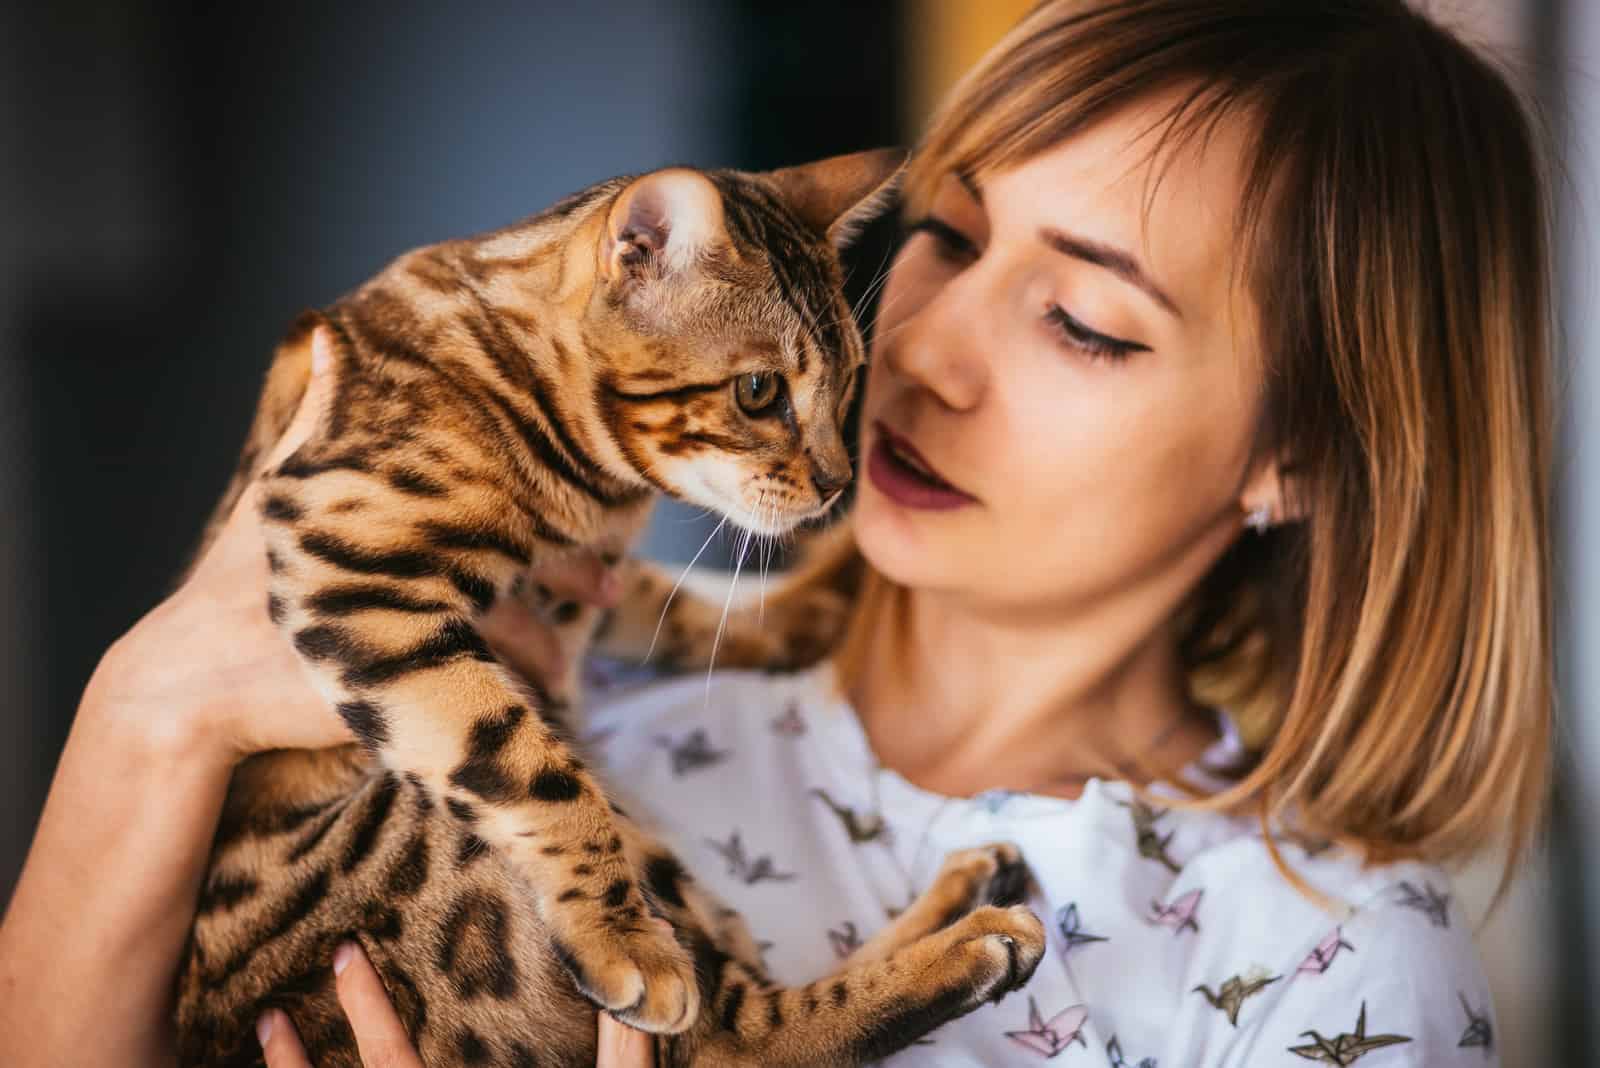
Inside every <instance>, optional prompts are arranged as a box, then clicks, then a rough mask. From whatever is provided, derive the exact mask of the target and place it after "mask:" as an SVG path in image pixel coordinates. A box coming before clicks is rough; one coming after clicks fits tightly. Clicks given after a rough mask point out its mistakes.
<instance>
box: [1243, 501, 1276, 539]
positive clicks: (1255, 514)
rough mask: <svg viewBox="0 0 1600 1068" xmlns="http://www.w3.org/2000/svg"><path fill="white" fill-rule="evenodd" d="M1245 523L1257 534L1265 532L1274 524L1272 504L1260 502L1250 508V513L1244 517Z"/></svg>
mask: <svg viewBox="0 0 1600 1068" xmlns="http://www.w3.org/2000/svg"><path fill="white" fill-rule="evenodd" d="M1244 525H1245V526H1247V527H1249V528H1250V529H1251V530H1253V531H1255V532H1256V533H1257V534H1265V533H1266V531H1267V528H1268V527H1270V526H1272V505H1270V504H1258V505H1256V506H1255V507H1254V508H1252V509H1250V514H1249V515H1247V516H1245V517H1244Z"/></svg>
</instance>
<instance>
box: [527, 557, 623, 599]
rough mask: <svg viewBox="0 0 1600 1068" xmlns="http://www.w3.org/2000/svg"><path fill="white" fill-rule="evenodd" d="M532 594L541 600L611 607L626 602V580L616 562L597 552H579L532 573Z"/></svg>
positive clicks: (560, 558)
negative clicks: (607, 559)
mask: <svg viewBox="0 0 1600 1068" xmlns="http://www.w3.org/2000/svg"><path fill="white" fill-rule="evenodd" d="M528 581H529V583H531V585H530V587H529V591H530V595H531V597H532V598H533V600H534V602H535V603H536V604H537V603H538V602H540V601H550V602H556V603H559V602H562V601H583V602H584V603H586V604H592V605H598V606H599V607H601V608H610V607H612V606H613V605H615V604H616V603H617V602H618V601H620V600H622V579H621V576H619V575H618V574H617V569H616V567H615V558H613V562H612V563H609V564H608V563H607V562H606V560H605V559H604V558H603V557H602V556H601V555H600V554H597V553H590V552H578V553H569V554H566V555H564V556H561V557H558V558H556V559H554V560H551V561H549V562H548V563H545V564H541V565H540V566H538V567H535V568H533V569H532V570H531V571H530V572H529V573H528Z"/></svg>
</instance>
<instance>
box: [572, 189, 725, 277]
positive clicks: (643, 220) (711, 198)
mask: <svg viewBox="0 0 1600 1068" xmlns="http://www.w3.org/2000/svg"><path fill="white" fill-rule="evenodd" d="M725 233H726V232H725V231H724V230H723V221H722V194H721V193H719V192H717V187H716V186H715V185H713V184H711V179H709V178H707V177H706V176H705V175H703V174H701V173H700V172H699V171H692V170H688V169H687V168H682V167H674V168H671V169H670V170H664V171H656V172H655V173H653V174H647V175H644V176H643V177H641V178H635V179H634V180H633V181H632V182H631V183H629V184H628V186H627V187H625V188H624V189H623V190H622V192H621V193H619V194H618V195H617V199H616V200H615V201H614V202H613V203H612V205H611V211H610V213H609V214H608V215H607V216H606V235H605V238H604V240H605V247H604V249H603V250H602V252H603V257H602V262H604V263H605V265H606V271H607V273H608V275H609V276H610V277H611V278H621V277H622V276H623V275H625V274H627V273H628V270H629V269H630V268H632V267H635V266H638V265H641V264H644V263H647V262H650V261H652V260H653V261H655V262H658V263H660V264H662V265H664V266H665V267H666V268H667V269H668V270H669V271H679V270H682V269H683V268H685V267H688V266H690V265H691V264H693V263H694V262H695V260H696V259H697V258H698V257H699V256H700V254H701V253H702V252H703V251H705V250H706V249H708V248H710V247H712V246H713V245H715V244H716V243H717V242H718V241H720V240H724V239H725Z"/></svg>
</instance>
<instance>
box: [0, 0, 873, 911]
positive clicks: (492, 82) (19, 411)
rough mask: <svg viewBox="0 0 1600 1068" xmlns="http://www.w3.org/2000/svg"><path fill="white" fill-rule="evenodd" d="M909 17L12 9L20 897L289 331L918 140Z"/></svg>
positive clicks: (11, 478)
mask: <svg viewBox="0 0 1600 1068" xmlns="http://www.w3.org/2000/svg"><path fill="white" fill-rule="evenodd" d="M864 8H870V10H864ZM897 10H898V9H897V5H893V4H883V5H854V4H846V3H841V2H821V3H812V4H809V5H806V7H805V8H804V10H803V11H799V10H798V9H794V8H792V7H791V6H790V5H770V6H769V5H761V4H756V3H748V4H740V3H734V2H731V0H679V2H675V3H670V4H667V3H652V2H649V0H620V2H604V3H601V2H596V3H590V4H583V5H580V4H571V3H560V4H523V5H493V6H491V5H487V4H483V5H473V4H457V5H448V6H447V5H438V4H423V3H414V4H394V3H390V4H377V3H345V4H298V3H293V4H279V5H272V6H270V7H254V6H252V7H248V8H246V7H245V6H242V5H215V6H210V5H207V6H201V5H195V6H194V7H192V8H191V9H188V10H185V9H184V7H183V5H177V4H172V5H157V4H146V5H132V4H113V3H83V2H66V3H56V4H52V5H42V4H41V5H30V6H28V7H27V8H23V7H22V6H21V5H8V6H7V7H6V9H5V11H4V13H3V14H0V37H3V38H4V43H3V44H0V66H3V68H4V69H3V70H0V89H3V90H4V97H3V99H0V105H3V107H4V115H3V118H0V123H3V125H0V450H3V451H0V455H3V457H4V461H5V462H4V465H3V466H0V508H3V509H4V519H3V520H0V523H3V526H0V598H3V600H4V608H3V609H0V646H3V647H4V652H0V673H3V674H0V700H3V705H0V708H3V711H0V717H3V718H0V801H3V804H0V811H3V813H4V816H3V822H0V897H3V896H6V895H9V890H10V887H11V885H12V883H13V881H14V878H15V875H16V872H17V870H18V869H19V867H20V864H21V859H22V850H23V849H24V848H25V845H26V842H27V840H28V837H29V836H30V835H31V832H32V827H33V824H34V821H35V820H36V819H37V813H38V805H39V803H40V801H41V800H42V796H43V790H44V787H45V785H46V783H47V781H48V776H49V772H50V769H51V768H52V767H53V766H54V762H55V759H56V754H57V752H58V750H59V746H60V743H61V741H62V739H63V738H64V736H65V732H66V728H67V726H68V724H69V722H70V718H71V715H72V712H73V709H74V707H75V705H76V702H77V697H78V694H79V692H80V691H81V689H82V686H83V683H84V682H85V681H86V680H87V678H88V676H89V674H90V672H91V671H92V670H93V667H94V665H95V663H96V661H97V659H98V657H99V655H100V653H101V652H102V651H103V650H104V648H105V647H106V645H107V644H109V643H110V641H111V640H112V639H114V638H115V637H116V636H117V635H118V634H120V633H121V632H123V631H124V630H126V629H127V628H128V627H129V626H130V625H131V624H132V623H133V622H134V620H136V619H137V618H138V616H139V615H140V614H141V613H142V612H143V611H145V610H146V609H148V608H149V607H150V606H151V605H152V604H154V603H155V602H156V601H157V600H158V599H159V598H160V597H161V596H162V595H163V593H164V592H165V591H166V590H167V589H168V588H169V586H170V584H171V582H172V579H173V577H174V576H175V575H176V573H177V572H178V571H179V569H180V568H181V567H182V565H183V563H184V561H185V559H186V557H187V554H188V552H189V551H190V549H191V547H192V545H193V542H194V538H195V536H196V533H197V532H198V530H199V527H200V524H201V522H202V520H203V518H204V516H205V514H206V513H207V511H208V509H209V508H210V506H211V504H212V502H213V501H214V499H215V498H216V496H217V495H218V494H219V493H220V491H221V488H222V486H223V483H224V481H225V480H226V477H227V474H228V472H229V471H230V470H231V467H232V464H233V461H234V457H235V454H236V451H237V449H238V446H239V443H240V441H241V440H242V437H243V433H244V429H245V426H246V425H247V423H248V420H249V417H250V412H251V410H252V407H253V403H254V398H255V392H256V389H257V387H258V385H259V380H260V375H261V373H262V372H263V371H264V369H265V366H266V360H267V356H268V353H269V352H270V350H271V346H272V344H273V342H274V341H275V339H276V337H277V335H278V333H279V332H280V331H281V330H282V328H283V327H284V325H285V324H286V323H287V322H288V321H289V320H290V319H291V318H292V317H293V316H294V314H295V313H296V312H297V311H298V310H300V309H301V308H304V307H307V306H312V305H318V304H323V303H327V302H328V301H330V300H332V299H333V298H335V297H336V296H338V295H339V294H340V293H341V292H343V291H344V290H346V289H348V288H349V287H351V286H353V285H355V284H357V283H358V282H360V281H361V280H362V279H364V278H366V277H367V276H369V275H370V274H372V273H373V272H374V271H376V270H377V269H378V268H379V267H380V266H381V265H382V264H383V263H384V262H385V261H387V260H388V259H389V258H391V257H392V256H394V255H395V254H397V253H399V252H401V251H403V250H405V249H407V248H411V247H414V246H416V245H418V244H423V243H426V242H430V241H434V240H438V239H441V238H444V237H449V236H454V235H459V234H464V233H470V232H473V231H476V230H480V229H484V228H487V227H491V226H496V225H500V224H503V223H506V222H509V221H511V220H514V219H516V218H519V217H521V216H523V215H526V214H529V213H530V212H532V211H535V210H537V209H538V208H540V207H542V206H543V205H545V204H547V203H549V202H550V201H552V200H554V199H555V198H556V197H557V196H559V195H561V194H562V193H565V192H568V191H571V190H573V189H576V188H579V187H581V186H584V185H586V184H588V183H590V182H592V181H595V180H597V179H599V178H602V177H606V176H609V175H611V174H616V173H623V172H628V171H636V170H642V169H648V168H651V167H655V166H660V165H664V164H669V163H689V164H699V165H708V166H724V165H726V166H745V167H764V166H774V165H778V164H784V163H792V162H798V161H801V160H804V159H807V158H813V157H817V156H821V155H827V154H831V153H835V152H842V151H848V150H852V149H856V148H863V147H869V146H872V145H877V144H884V143H893V142H895V141H897V140H900V139H901V138H900V135H899V131H897V130H896V128H895V121H896V116H897V115H898V114H899V113H900V108H899V101H898V100H897V99H896V97H895V93H896V86H898V85H899V83H900V80H899V74H898V70H899V63H900V61H899V58H898V56H897V54H896V47H897V46H896V41H897V40H898V32H897V29H898V27H897V24H896V18H897V15H896V12H897ZM886 234H887V229H886V228H879V230H878V231H877V234H876V236H875V238H874V242H875V243H874V244H873V245H872V246H871V247H870V248H869V249H867V250H864V251H863V253H862V262H863V263H864V264H865V266H864V267H861V268H860V269H859V270H857V271H856V272H855V281H854V286H855V288H856V289H857V290H858V291H859V290H860V289H861V288H862V287H863V286H864V284H865V283H866V282H867V281H868V280H869V278H870V276H871V274H872V272H873V269H874V268H875V267H876V266H877V265H878V264H879V263H880V262H881V260H882V256H883V254H884V252H885V251H886V248H887V246H886V245H885V244H884V242H885V241H886V240H887V238H886V236H885V235H886ZM705 529H706V528H705V527H704V525H703V523H701V522H700V521H699V520H698V518H697V517H695V516H694V514H693V513H688V519H687V520H686V519H685V514H684V513H679V514H678V515H676V516H675V517H673V518H670V519H665V520H663V521H662V522H660V523H658V524H657V526H656V527H655V528H654V529H653V531H652V535H653V540H652V543H651V547H652V549H653V551H655V552H656V553H658V554H659V555H661V556H663V557H664V558H668V559H687V558H688V555H689V554H690V553H692V551H693V550H694V548H696V547H697V546H698V545H699V544H700V540H701V538H702V537H703V536H704V531H705Z"/></svg>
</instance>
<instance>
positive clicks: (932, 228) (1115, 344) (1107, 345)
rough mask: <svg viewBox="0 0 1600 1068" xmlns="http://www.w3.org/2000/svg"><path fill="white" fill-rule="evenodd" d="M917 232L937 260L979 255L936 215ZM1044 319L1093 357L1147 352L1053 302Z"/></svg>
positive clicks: (1117, 358)
mask: <svg viewBox="0 0 1600 1068" xmlns="http://www.w3.org/2000/svg"><path fill="white" fill-rule="evenodd" d="M918 233H926V234H928V235H930V236H931V237H932V238H933V241H934V248H935V252H936V254H937V255H938V256H939V258H940V259H943V260H947V261H949V262H952V263H956V262H960V261H962V260H966V259H976V258H977V256H978V247H977V246H976V245H974V244H973V243H972V241H971V239H969V238H968V237H967V236H966V235H965V234H963V233H962V232H961V231H959V230H957V229H956V228H955V227H953V226H951V225H950V224H949V223H947V222H945V221H944V220H943V219H940V218H938V217H936V216H933V215H927V216H924V217H923V218H921V219H918V220H917V221H916V222H914V223H912V224H911V225H910V226H909V227H907V228H906V238H907V239H908V240H909V239H910V238H911V237H912V235H914V234H918ZM1044 320H1045V323H1046V324H1047V325H1048V326H1049V327H1050V330H1051V332H1052V333H1054V334H1056V335H1057V336H1058V337H1059V338H1060V339H1061V340H1062V341H1063V342H1065V343H1066V344H1068V345H1070V346H1071V347H1073V348H1075V349H1077V350H1078V351H1080V352H1082V353H1084V354H1085V355H1087V356H1088V357H1089V358H1090V359H1092V360H1100V359H1104V360H1110V361H1112V362H1113V363H1115V362H1118V361H1121V360H1125V359H1127V358H1128V356H1129V355H1131V354H1132V353H1135V352H1148V351H1150V349H1149V346H1148V345H1140V344H1138V343H1137V342H1133V341H1122V340H1119V339H1118V338H1114V337H1107V336H1106V335H1105V334H1102V333H1099V332H1097V331H1094V330H1091V329H1089V328H1088V327H1087V326H1085V325H1083V324H1082V323H1080V322H1079V321H1078V320H1076V319H1074V318H1073V317H1072V316H1071V315H1070V314H1068V312H1067V310H1066V309H1065V308H1063V307H1061V305H1059V304H1052V305H1050V306H1049V307H1048V308H1046V309H1045V313H1044Z"/></svg>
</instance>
